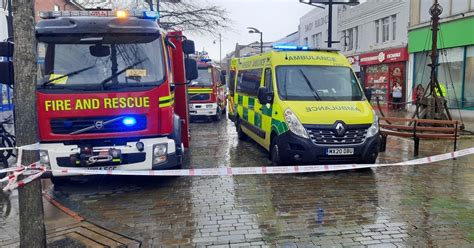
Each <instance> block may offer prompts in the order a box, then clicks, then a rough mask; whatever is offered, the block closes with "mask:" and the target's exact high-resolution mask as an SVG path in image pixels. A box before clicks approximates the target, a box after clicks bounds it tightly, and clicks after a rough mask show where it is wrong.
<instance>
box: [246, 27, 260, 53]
mask: <svg viewBox="0 0 474 248" xmlns="http://www.w3.org/2000/svg"><path fill="white" fill-rule="evenodd" d="M247 29H250V30H249V33H251V34H260V53H263V34H262V32H260V30H258V29H256V28H253V27H247Z"/></svg>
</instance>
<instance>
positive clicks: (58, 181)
mask: <svg viewBox="0 0 474 248" xmlns="http://www.w3.org/2000/svg"><path fill="white" fill-rule="evenodd" d="M50 179H51V182H52V183H53V184H54V186H58V187H59V186H64V185H67V184H69V183H70V182H71V180H70V178H69V177H54V176H51V178H50Z"/></svg>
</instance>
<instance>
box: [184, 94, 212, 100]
mask: <svg viewBox="0 0 474 248" xmlns="http://www.w3.org/2000/svg"><path fill="white" fill-rule="evenodd" d="M209 99H211V94H189V100H190V101H207V100H209Z"/></svg>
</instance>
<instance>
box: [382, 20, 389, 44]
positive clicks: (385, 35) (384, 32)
mask: <svg viewBox="0 0 474 248" xmlns="http://www.w3.org/2000/svg"><path fill="white" fill-rule="evenodd" d="M389 27H390V18H388V17H385V18H383V19H382V42H386V41H388V40H389V36H390V35H389V34H390V32H389V30H390V28H389Z"/></svg>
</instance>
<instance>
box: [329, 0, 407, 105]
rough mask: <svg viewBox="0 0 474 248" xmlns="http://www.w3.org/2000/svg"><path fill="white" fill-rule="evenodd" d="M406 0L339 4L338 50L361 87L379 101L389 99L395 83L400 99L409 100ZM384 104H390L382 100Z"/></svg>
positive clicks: (371, 0)
mask: <svg viewBox="0 0 474 248" xmlns="http://www.w3.org/2000/svg"><path fill="white" fill-rule="evenodd" d="M409 6H410V4H409V1H408V0H391V1H385V0H368V1H366V2H364V3H362V4H360V5H357V6H353V7H350V6H340V7H339V25H338V30H339V33H338V35H337V36H338V37H339V38H340V40H341V44H340V48H341V51H342V52H343V53H344V55H346V56H347V57H348V59H349V61H350V62H351V63H352V64H353V68H354V70H355V71H356V73H357V74H358V76H359V78H360V79H361V81H362V82H363V84H364V86H365V87H368V88H372V89H373V97H379V99H380V100H381V103H386V102H391V101H392V97H391V94H390V93H391V89H392V87H393V86H394V84H395V83H399V84H400V85H401V86H402V88H403V89H404V92H405V94H404V97H403V100H402V101H404V100H409V99H408V98H407V97H406V96H407V95H408V94H410V92H409V90H407V89H409V87H408V85H409V83H408V82H407V76H406V75H407V68H408V67H407V63H408V51H407V43H408V19H409V10H410V9H409ZM384 106H385V107H391V105H390V104H385V105H384Z"/></svg>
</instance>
